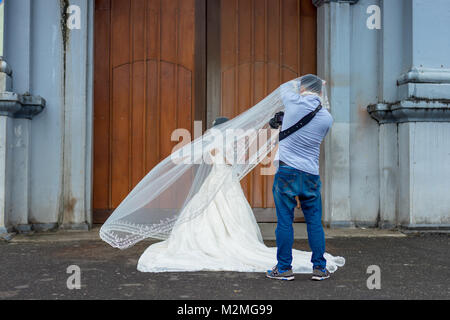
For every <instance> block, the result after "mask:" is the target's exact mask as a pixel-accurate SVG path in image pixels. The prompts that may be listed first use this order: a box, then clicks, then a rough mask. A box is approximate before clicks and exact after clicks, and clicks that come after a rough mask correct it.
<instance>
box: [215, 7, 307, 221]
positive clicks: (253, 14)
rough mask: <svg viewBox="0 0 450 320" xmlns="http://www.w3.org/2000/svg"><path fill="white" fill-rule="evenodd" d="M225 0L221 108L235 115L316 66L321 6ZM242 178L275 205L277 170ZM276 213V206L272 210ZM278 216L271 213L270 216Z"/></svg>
mask: <svg viewBox="0 0 450 320" xmlns="http://www.w3.org/2000/svg"><path fill="white" fill-rule="evenodd" d="M218 1H220V39H221V41H220V44H218V45H220V50H216V52H220V57H219V58H215V57H210V56H208V59H212V60H216V59H218V60H220V70H219V71H218V72H220V82H219V81H217V82H216V83H219V84H218V86H220V89H216V90H219V91H220V97H221V104H220V113H221V114H222V115H224V116H226V117H229V118H232V117H234V116H236V115H238V114H239V113H241V112H243V111H245V110H247V109H248V108H249V107H251V106H253V105H255V104H256V103H258V102H259V101H260V100H262V99H263V98H264V97H265V96H267V95H268V94H269V93H270V92H271V91H273V90H274V89H276V88H277V87H278V86H279V85H280V84H281V83H283V82H286V81H289V80H291V79H293V78H296V77H299V76H301V75H303V74H307V73H315V72H316V40H315V39H316V9H315V8H314V6H313V5H312V3H311V1H309V0H218ZM211 90H213V89H210V88H208V92H209V91H211ZM260 168H261V166H259V167H257V168H256V169H255V170H254V171H253V172H252V173H251V174H249V175H248V176H247V177H246V178H245V179H243V181H242V187H243V189H244V192H245V194H246V196H247V199H248V200H249V202H250V204H251V205H252V207H254V208H270V207H274V203H273V197H272V184H273V176H262V175H260V173H259V171H260V170H259V169H260ZM272 215H273V211H272ZM267 219H269V220H273V219H274V218H273V217H272V218H270V216H269V217H267V214H266V220H267Z"/></svg>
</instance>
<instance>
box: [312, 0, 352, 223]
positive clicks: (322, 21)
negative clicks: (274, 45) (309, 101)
mask: <svg viewBox="0 0 450 320" xmlns="http://www.w3.org/2000/svg"><path fill="white" fill-rule="evenodd" d="M353 2H355V1H323V0H322V1H314V3H315V4H316V6H318V11H317V20H318V30H317V40H318V48H317V49H318V50H317V52H318V53H317V54H318V59H317V60H318V76H319V77H321V78H323V79H327V80H328V85H327V88H328V90H329V91H328V97H329V100H330V105H331V110H330V112H331V115H332V116H333V118H334V124H333V127H332V128H331V130H330V132H329V134H328V136H327V137H326V139H325V141H324V143H323V144H322V152H321V157H322V158H321V161H320V162H321V163H320V165H321V178H322V185H323V204H324V205H323V208H324V216H323V221H324V222H325V224H326V225H327V226H329V227H350V226H353V222H352V220H353V219H352V217H351V208H350V48H351V44H350V40H351V39H350V34H351V16H350V10H351V9H350V6H351V3H353ZM337 106H339V107H337Z"/></svg>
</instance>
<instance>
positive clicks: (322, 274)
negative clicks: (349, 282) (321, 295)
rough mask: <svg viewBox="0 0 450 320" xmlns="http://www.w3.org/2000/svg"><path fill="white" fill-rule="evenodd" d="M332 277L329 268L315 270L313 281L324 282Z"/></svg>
mask: <svg viewBox="0 0 450 320" xmlns="http://www.w3.org/2000/svg"><path fill="white" fill-rule="evenodd" d="M330 276H331V274H330V272H329V271H328V270H327V268H323V269H321V268H314V270H313V275H312V278H311V280H316V281H322V280H325V279H328V278H329V277H330Z"/></svg>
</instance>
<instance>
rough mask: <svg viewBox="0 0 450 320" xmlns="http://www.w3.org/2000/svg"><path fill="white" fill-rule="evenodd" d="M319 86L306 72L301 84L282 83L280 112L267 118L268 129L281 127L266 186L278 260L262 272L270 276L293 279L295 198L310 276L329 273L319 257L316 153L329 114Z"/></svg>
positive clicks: (329, 120) (327, 126)
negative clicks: (275, 169) (274, 222)
mask: <svg viewBox="0 0 450 320" xmlns="http://www.w3.org/2000/svg"><path fill="white" fill-rule="evenodd" d="M296 83H297V85H296V87H295V88H293V87H292V86H293V85H295V84H296ZM289 86H290V87H289ZM322 86H323V82H322V80H321V79H320V78H318V77H317V76H315V75H306V76H304V77H302V78H301V82H298V81H296V80H295V81H291V82H288V83H286V84H284V85H283V86H282V88H281V89H282V90H281V98H282V101H283V104H284V106H285V112H284V113H278V114H277V115H276V116H275V117H274V118H273V119H272V120H271V122H270V125H271V126H272V127H274V128H276V127H277V126H279V125H281V132H280V143H279V151H278V154H277V156H279V169H278V172H277V173H276V175H275V180H274V184H273V190H272V191H273V197H274V201H275V206H276V212H277V219H278V223H277V229H276V232H275V233H276V240H277V260H278V264H277V265H276V266H275V267H274V268H273V269H272V270H270V271H268V272H267V274H266V275H267V277H269V278H272V279H280V280H293V279H294V274H293V272H292V245H293V242H294V229H293V225H292V223H293V220H294V209H295V207H296V206H297V200H296V198H297V197H298V199H299V200H300V203H301V207H302V211H303V213H304V216H305V220H306V224H307V230H308V241H309V245H310V248H311V250H312V258H311V262H312V264H313V276H312V279H313V280H324V279H327V278H329V277H330V273H329V271H328V270H327V268H326V260H325V258H324V254H325V234H324V230H323V227H322V200H321V194H320V188H321V181H320V177H319V155H320V144H321V143H322V140H323V139H324V137H325V136H326V134H327V133H328V130H329V129H330V127H331V125H332V123H333V118H332V117H331V115H330V113H329V112H328V111H327V110H326V109H325V108H323V107H322V98H321V97H322V96H323V95H322Z"/></svg>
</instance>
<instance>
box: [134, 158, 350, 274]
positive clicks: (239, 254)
mask: <svg viewBox="0 0 450 320" xmlns="http://www.w3.org/2000/svg"><path fill="white" fill-rule="evenodd" d="M216 152H217V151H216ZM211 157H212V160H213V161H214V165H213V169H212V171H211V173H210V174H209V176H208V178H207V179H206V180H205V182H204V184H203V186H202V188H201V189H200V191H199V194H201V193H202V192H207V190H208V189H209V186H210V185H211V184H212V185H214V184H217V181H216V180H217V179H223V178H225V182H224V183H223V184H222V187H221V188H220V190H219V191H218V192H217V194H216V196H215V198H214V200H213V201H211V202H210V204H209V206H208V207H207V208H206V210H205V211H204V212H203V214H201V215H198V216H197V217H195V218H193V219H190V220H189V221H187V222H184V223H181V224H178V225H175V226H174V228H173V230H172V233H171V235H170V237H169V239H167V240H165V241H162V242H159V243H156V244H153V245H151V246H150V247H148V248H147V250H145V252H144V253H143V254H142V256H141V257H140V259H139V262H138V270H139V271H142V272H167V271H240V272H265V271H267V270H268V269H270V268H271V267H272V266H273V265H274V264H276V253H277V248H276V247H275V248H268V247H266V246H265V244H264V242H263V239H262V236H261V232H260V230H259V227H258V224H257V223H256V219H255V216H254V214H253V211H252V208H251V207H250V205H249V203H248V201H247V199H246V197H245V195H244V192H243V191H242V188H241V184H240V183H239V180H237V179H235V178H234V177H233V174H232V167H231V166H230V165H228V164H226V163H224V161H221V159H220V160H219V161H218V158H219V157H222V155H221V154H215V152H214V151H213V152H212V154H211ZM198 201H201V198H200V197H195V196H194V197H193V198H192V200H191V201H190V202H189V204H188V205H187V207H186V209H185V211H184V212H182V213H181V216H180V217H182V215H183V214H184V213H185V212H186V213H187V212H189V206H194V207H195V206H198V205H199V203H198ZM292 255H293V263H292V271H293V272H294V273H311V272H312V263H311V262H310V261H311V252H305V251H299V250H293V252H292ZM325 259H326V260H327V268H328V270H329V271H330V272H334V271H336V269H337V267H338V266H342V265H343V264H344V261H345V260H344V259H343V258H341V257H333V256H331V255H330V254H325Z"/></svg>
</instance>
